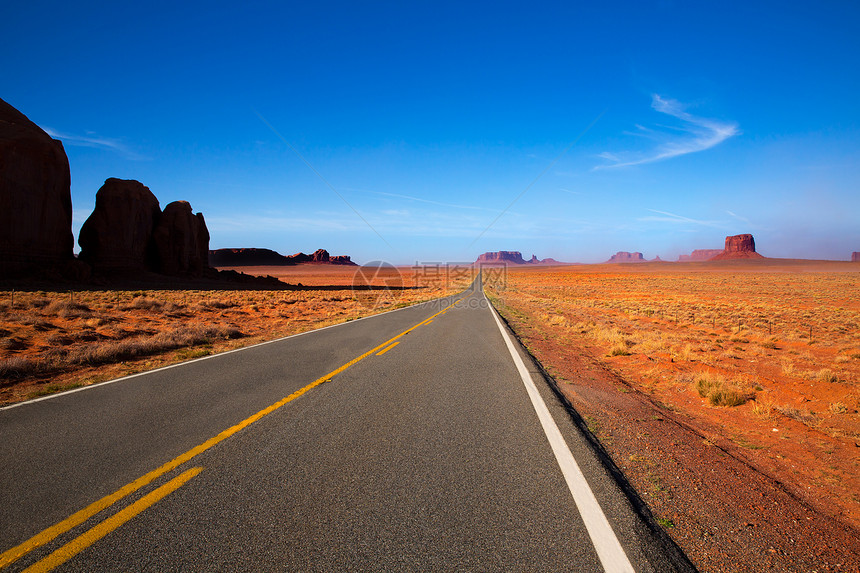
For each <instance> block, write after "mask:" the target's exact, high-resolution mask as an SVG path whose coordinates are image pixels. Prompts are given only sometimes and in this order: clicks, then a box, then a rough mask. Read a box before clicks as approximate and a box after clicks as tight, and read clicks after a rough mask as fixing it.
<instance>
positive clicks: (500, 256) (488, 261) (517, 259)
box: [475, 251, 578, 265]
mask: <svg viewBox="0 0 860 573" xmlns="http://www.w3.org/2000/svg"><path fill="white" fill-rule="evenodd" d="M475 264H476V265H506V264H513V265H566V264H569V263H561V262H559V261H557V260H555V259H539V258H537V255H532V258H530V259H529V260H525V259H523V254H522V253H521V252H519V251H495V252H490V253H484V254H483V255H481V256H479V257H478V260H476V261H475ZM576 264H578V263H576Z"/></svg>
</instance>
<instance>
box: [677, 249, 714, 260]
mask: <svg viewBox="0 0 860 573" xmlns="http://www.w3.org/2000/svg"><path fill="white" fill-rule="evenodd" d="M722 252H723V251H722V249H696V250H695V251H693V252H692V253H690V254H689V255H681V256H679V257H678V262H681V263H686V262H691V261H708V260H710V259H712V258H714V257H716V256H717V255H719V254H722Z"/></svg>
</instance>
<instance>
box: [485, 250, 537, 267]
mask: <svg viewBox="0 0 860 573" xmlns="http://www.w3.org/2000/svg"><path fill="white" fill-rule="evenodd" d="M475 263H478V264H480V263H484V264H486V263H490V264H503V263H513V264H515V265H524V264H526V261H525V260H524V259H523V254H522V253H521V252H519V251H495V252H492V253H484V254H483V255H481V256H479V257H478V260H477V261H475Z"/></svg>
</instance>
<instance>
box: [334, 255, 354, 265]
mask: <svg viewBox="0 0 860 573" xmlns="http://www.w3.org/2000/svg"><path fill="white" fill-rule="evenodd" d="M328 262H329V263H331V264H333V265H355V263H354V262H352V259H351V258H350V256H349V255H333V256H332V257H330V258H329V260H328Z"/></svg>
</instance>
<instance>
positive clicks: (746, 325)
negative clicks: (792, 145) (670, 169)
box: [0, 259, 860, 571]
mask: <svg viewBox="0 0 860 573" xmlns="http://www.w3.org/2000/svg"><path fill="white" fill-rule="evenodd" d="M237 270H241V271H243V272H245V273H248V274H256V275H270V276H275V277H277V278H278V279H280V280H281V281H282V283H283V287H282V288H277V289H271V290H256V289H248V288H246V287H243V288H238V287H237V288H236V289H232V290H231V289H230V288H224V286H223V285H220V286H218V287H217V288H215V287H212V288H205V289H204V288H200V289H181V288H136V289H113V288H99V289H95V288H89V289H87V290H76V289H73V288H69V289H67V290H63V291H56V290H54V291H49V290H46V291H39V290H33V289H24V290H5V291H0V336H2V340H0V353H2V354H0V403H2V404H12V403H15V402H19V401H22V400H26V399H30V398H34V397H39V396H43V395H46V394H51V393H55V392H59V391H63V390H67V389H73V388H78V387H81V386H85V385H90V384H94V383H97V382H101V381H105V380H108V379H114V378H117V377H121V376H126V375H129V374H133V373H136V372H140V371H144V370H150V369H153V368H158V367H161V366H165V365H169V364H172V363H176V362H178V361H182V360H188V359H194V358H200V357H203V356H206V355H209V354H212V353H217V352H222V351H225V350H229V349H232V348H236V347H239V346H243V345H248V344H253V343H257V342H262V341H265V340H271V339H275V338H279V337H282V336H287V335H290V334H296V333H299V332H303V331H307V330H310V329H314V328H319V327H323V326H328V325H332V324H337V323H340V322H344V321H349V320H355V319H358V318H360V317H362V316H367V315H369V314H373V313H377V312H383V311H387V310H393V309H396V308H399V307H403V306H407V305H410V304H414V303H417V302H421V301H425V300H431V299H434V298H437V297H440V296H445V295H447V294H451V293H454V292H459V291H460V290H462V289H463V288H465V286H467V285H468V283H469V282H470V281H471V279H472V278H473V277H474V276H476V273H477V269H476V268H470V269H468V270H467V269H463V268H459V269H457V271H456V272H455V273H449V272H447V271H446V270H444V269H442V270H440V269H436V270H434V271H433V272H429V273H428V271H427V269H421V272H418V270H416V269H410V268H408V267H402V268H399V269H393V268H386V269H382V270H381V271H380V270H378V269H376V270H374V269H371V270H370V271H369V272H368V271H362V270H360V269H358V268H357V267H340V266H328V265H325V266H323V265H311V264H307V265H297V266H291V267H243V268H241V269H237ZM357 273H358V274H357ZM484 282H485V288H486V292H487V294H488V296H489V298H490V299H491V300H492V302H493V303H494V305H495V306H496V308H497V309H498V310H499V311H500V313H501V314H502V316H503V317H504V318H505V319H506V320H507V321H508V323H509V324H510V326H511V327H512V328H513V330H514V331H515V332H516V334H517V335H518V336H519V337H520V339H521V341H522V342H523V343H524V345H525V346H526V348H527V349H528V350H529V351H530V352H531V353H532V354H533V356H534V357H535V358H536V359H537V360H538V361H539V362H540V364H541V365H542V366H543V368H544V369H545V370H546V371H547V373H548V374H549V375H550V376H551V377H552V379H553V380H554V382H555V384H556V385H557V387H558V389H559V391H560V392H561V394H563V396H564V397H565V399H567V400H568V401H569V402H570V404H571V405H572V406H573V407H574V408H575V409H576V412H577V413H576V414H575V415H576V416H577V417H578V418H579V419H580V420H581V422H582V424H583V429H584V430H585V431H586V432H588V433H590V434H591V435H592V436H593V437H594V439H595V443H596V444H597V446H596V447H598V448H600V449H602V450H603V451H604V452H605V453H606V455H607V456H608V457H609V458H610V459H611V460H612V462H611V463H612V464H613V467H614V468H615V470H616V471H618V472H619V475H621V476H622V479H623V480H624V481H625V482H626V483H627V484H629V485H630V486H631V488H632V490H634V491H635V493H634V494H633V495H634V498H635V499H637V500H638V503H641V504H642V511H644V512H648V513H650V514H651V515H652V517H653V518H654V520H655V521H656V523H658V524H660V526H661V527H662V528H663V529H665V531H666V532H667V533H668V534H669V535H670V536H671V537H672V538H673V539H674V540H675V541H676V542H677V543H678V544H679V545H680V546H681V548H682V549H683V550H684V551H685V552H686V553H687V554H688V555H689V556H690V558H691V559H692V560H693V562H694V563H696V565H697V566H698V567H700V568H701V569H702V570H708V571H735V570H846V571H851V570H857V563H860V413H858V410H860V329H858V324H860V267H858V265H857V264H856V263H837V262H815V261H787V260H773V259H766V260H756V261H723V262H706V263H683V264H681V263H639V264H614V265H576V266H542V267H532V266H529V267H526V266H517V265H510V266H507V267H487V268H485V269H484ZM738 563H742V564H743V569H738V568H737V565H738Z"/></svg>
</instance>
